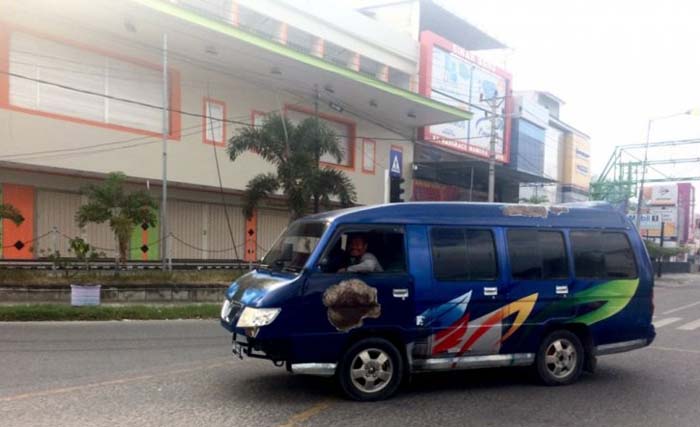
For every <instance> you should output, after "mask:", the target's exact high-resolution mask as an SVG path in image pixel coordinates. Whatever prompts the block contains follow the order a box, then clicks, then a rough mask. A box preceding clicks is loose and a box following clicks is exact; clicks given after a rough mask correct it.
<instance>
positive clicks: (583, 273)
mask: <svg viewBox="0 0 700 427" xmlns="http://www.w3.org/2000/svg"><path fill="white" fill-rule="evenodd" d="M571 246H572V250H573V253H574V265H575V268H576V277H581V278H592V279H607V278H617V279H620V278H623V279H624V278H635V277H637V264H636V262H635V259H634V252H633V251H632V247H631V246H630V243H629V240H628V239H627V236H626V235H625V234H624V233H619V232H599V231H572V232H571Z"/></svg>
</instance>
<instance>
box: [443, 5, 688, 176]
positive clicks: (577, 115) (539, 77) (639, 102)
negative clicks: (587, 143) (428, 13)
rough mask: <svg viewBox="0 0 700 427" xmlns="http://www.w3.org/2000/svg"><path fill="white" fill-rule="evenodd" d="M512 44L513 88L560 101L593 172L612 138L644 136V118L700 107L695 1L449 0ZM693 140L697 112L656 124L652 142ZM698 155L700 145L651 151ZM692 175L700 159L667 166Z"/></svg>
mask: <svg viewBox="0 0 700 427" xmlns="http://www.w3.org/2000/svg"><path fill="white" fill-rule="evenodd" d="M447 1H448V2H449V3H450V5H451V6H452V8H454V9H456V10H455V12H457V11H458V12H459V14H460V15H462V16H463V17H465V18H466V19H467V20H469V21H470V22H472V23H474V24H476V25H477V26H479V27H480V28H481V29H482V30H484V31H486V32H487V33H489V34H491V35H492V36H495V37H496V38H498V39H500V40H501V41H503V42H504V43H506V44H507V45H509V46H510V47H511V48H512V49H511V50H510V51H508V52H507V54H506V55H505V61H506V62H505V64H506V66H507V68H508V69H509V70H510V71H511V72H512V74H513V79H514V89H515V90H526V89H541V90H546V91H549V92H552V93H553V94H555V95H556V96H558V97H560V98H562V99H563V100H564V101H566V105H565V106H564V108H563V110H562V113H561V118H562V119H563V120H564V121H565V122H567V123H570V124H571V125H573V126H574V127H576V128H579V129H580V130H582V131H584V132H586V133H588V134H589V135H590V136H591V138H592V146H593V172H594V173H598V172H600V170H601V169H602V167H603V165H604V164H605V162H606V161H607V159H608V157H609V156H610V154H611V152H612V150H613V147H614V146H615V145H618V144H627V143H635V142H643V141H644V139H645V137H646V129H647V121H648V119H649V118H652V117H659V116H664V115H670V114H675V113H679V112H682V111H685V110H688V109H691V108H700V83H699V82H700V2H697V1H695V2H694V1H692V0H683V1H680V0H666V1H658V0H656V1H648V0H607V1H600V0H587V1H582V0H564V1H563V0H529V1H522V0H520V1H518V0H488V1H484V0H479V1H476V0H447ZM675 138H678V139H686V138H700V116H697V117H693V116H687V115H686V116H680V117H675V118H670V119H665V120H659V121H656V122H654V124H653V126H652V137H651V139H652V141H653V140H668V139H675ZM689 155H694V156H695V157H700V145H695V146H692V147H686V148H685V149H684V150H682V151H681V150H668V149H667V150H663V151H661V150H656V151H655V152H650V157H654V158H680V157H683V156H685V157H688V156H689ZM666 171H671V172H672V173H674V175H673V176H681V175H684V176H688V175H689V174H691V173H692V174H693V175H699V174H700V166H698V164H695V165H686V166H683V167H681V166H678V167H676V168H675V169H670V168H669V169H666Z"/></svg>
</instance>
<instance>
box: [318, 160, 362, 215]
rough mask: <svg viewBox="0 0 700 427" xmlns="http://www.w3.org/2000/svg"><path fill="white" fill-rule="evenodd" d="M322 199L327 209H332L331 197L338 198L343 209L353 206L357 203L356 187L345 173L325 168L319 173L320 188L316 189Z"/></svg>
mask: <svg viewBox="0 0 700 427" xmlns="http://www.w3.org/2000/svg"><path fill="white" fill-rule="evenodd" d="M315 190H316V191H317V194H319V195H320V197H321V202H322V203H323V204H324V206H325V207H326V208H329V207H330V204H331V200H330V196H335V197H337V198H338V202H339V203H340V205H341V206H343V207H348V206H352V205H353V204H354V203H355V202H356V201H357V192H356V191H355V185H354V184H353V183H352V181H351V180H350V177H348V176H347V175H346V174H345V172H343V171H340V170H337V169H331V168H323V169H321V170H320V171H319V179H318V186H317V188H316V189H315Z"/></svg>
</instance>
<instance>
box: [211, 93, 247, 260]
mask: <svg viewBox="0 0 700 427" xmlns="http://www.w3.org/2000/svg"><path fill="white" fill-rule="evenodd" d="M209 96H210V93H209V86H207V97H209ZM205 112H206V111H205ZM207 123H209V129H210V130H211V135H212V137H213V136H214V122H213V121H212V120H211V119H207ZM205 132H206V129H205ZM221 133H222V137H225V135H223V129H222V132H221ZM212 150H214V162H215V163H216V176H217V178H218V180H219V190H220V194H221V203H222V204H223V205H224V216H225V217H226V225H227V226H228V233H229V236H230V237H231V244H232V245H233V251H234V253H235V255H236V259H240V257H239V256H238V249H237V247H236V240H235V239H234V237H233V228H232V227H231V218H229V215H228V205H227V204H226V196H225V194H224V184H223V181H222V179H221V167H220V166H219V154H218V150H217V149H216V146H215V145H214V144H212Z"/></svg>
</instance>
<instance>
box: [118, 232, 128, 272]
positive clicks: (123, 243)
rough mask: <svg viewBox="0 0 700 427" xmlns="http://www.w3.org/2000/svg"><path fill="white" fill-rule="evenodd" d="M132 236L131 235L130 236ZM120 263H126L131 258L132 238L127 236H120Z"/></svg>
mask: <svg viewBox="0 0 700 427" xmlns="http://www.w3.org/2000/svg"><path fill="white" fill-rule="evenodd" d="M129 237H131V236H129ZM118 239H119V264H121V265H122V266H123V265H126V261H127V260H128V259H129V240H130V238H128V237H127V238H125V237H124V236H119V238H118Z"/></svg>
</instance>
